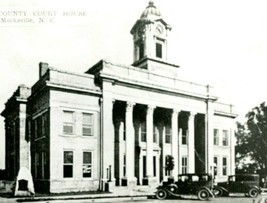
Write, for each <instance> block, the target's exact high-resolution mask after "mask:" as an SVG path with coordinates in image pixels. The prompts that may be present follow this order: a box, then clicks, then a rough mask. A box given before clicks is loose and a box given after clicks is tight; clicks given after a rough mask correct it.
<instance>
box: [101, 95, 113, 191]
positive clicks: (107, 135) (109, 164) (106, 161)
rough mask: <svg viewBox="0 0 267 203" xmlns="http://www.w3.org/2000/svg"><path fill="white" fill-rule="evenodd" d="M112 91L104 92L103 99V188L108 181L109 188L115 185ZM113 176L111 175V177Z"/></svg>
mask: <svg viewBox="0 0 267 203" xmlns="http://www.w3.org/2000/svg"><path fill="white" fill-rule="evenodd" d="M111 96H112V95H111V94H110V93H104V94H103V100H102V116H101V121H102V129H101V131H102V133H101V146H102V147H101V161H102V164H101V165H102V169H101V174H102V180H103V184H104V185H103V186H102V187H103V189H104V190H106V188H107V187H106V183H107V182H108V184H109V186H108V188H109V190H112V188H111V187H112V186H115V178H114V172H115V171H114V163H115V162H114V145H115V137H114V126H113V100H112V97H111ZM110 176H111V177H110Z"/></svg>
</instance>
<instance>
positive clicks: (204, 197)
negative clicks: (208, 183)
mask: <svg viewBox="0 0 267 203" xmlns="http://www.w3.org/2000/svg"><path fill="white" fill-rule="evenodd" d="M197 197H198V199H199V200H208V199H209V197H210V194H209V191H207V190H206V189H201V190H199V191H198V193H197Z"/></svg>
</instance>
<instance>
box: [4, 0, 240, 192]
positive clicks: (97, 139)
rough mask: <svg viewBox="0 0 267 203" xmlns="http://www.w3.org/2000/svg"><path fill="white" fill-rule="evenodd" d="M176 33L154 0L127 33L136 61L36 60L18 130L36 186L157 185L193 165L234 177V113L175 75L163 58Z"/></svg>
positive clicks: (218, 175) (44, 188) (194, 169)
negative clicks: (81, 64) (76, 65)
mask: <svg viewBox="0 0 267 203" xmlns="http://www.w3.org/2000/svg"><path fill="white" fill-rule="evenodd" d="M170 30H171V27H170V26H169V25H168V24H167V23H166V22H165V21H164V20H163V19H162V18H161V15H160V12H159V11H158V10H157V8H156V7H155V6H154V4H153V2H150V3H149V6H148V7H147V8H146V9H145V11H144V12H143V14H142V16H141V18H140V19H139V20H137V22H136V23H135V25H134V27H133V28H132V30H131V34H132V35H133V40H134V51H133V52H134V62H133V65H131V66H123V65H117V64H114V63H112V62H110V61H106V60H101V61H99V62H98V63H97V64H95V65H94V66H92V67H91V68H89V69H88V70H87V71H86V72H85V73H83V74H78V73H71V72H66V71H63V70H58V69H55V68H51V67H49V65H48V64H47V63H40V66H39V73H40V74H39V80H38V81H37V82H36V83H35V84H34V85H33V86H32V88H31V92H30V90H28V91H29V92H28V94H27V97H26V98H25V100H24V102H23V106H21V108H22V109H24V110H21V112H23V113H24V114H23V115H22V114H20V116H21V117H22V118H23V119H24V120H21V121H20V123H21V124H23V125H20V128H19V132H20V133H19V134H18V136H19V137H20V138H21V140H23V142H21V145H23V146H24V144H27V146H28V148H24V149H26V151H27V153H28V154H27V153H26V155H27V156H26V155H25V156H21V157H22V159H23V160H20V161H19V163H20V165H22V164H23V162H24V161H26V160H28V162H31V163H28V167H29V168H30V169H31V172H32V175H33V179H34V183H35V188H36V191H47V192H70V191H90V190H98V189H101V190H106V189H107V188H108V189H109V190H112V188H113V187H116V186H128V187H133V186H135V185H151V186H155V185H157V184H159V183H160V182H161V181H163V180H166V179H167V178H168V176H170V175H172V176H173V177H174V178H175V179H177V175H178V174H181V173H195V172H198V173H203V172H208V173H212V174H214V176H215V178H216V180H217V181H221V180H223V179H225V178H226V177H227V175H230V174H234V167H235V164H234V162H235V160H234V118H235V117H236V114H235V113H234V111H233V109H232V106H231V105H228V104H221V103H218V102H217V100H218V98H217V97H216V96H215V95H214V93H213V92H212V90H213V89H212V87H209V86H206V85H200V84H195V83H192V82H187V81H183V80H179V79H178V73H179V66H177V65H175V64H171V63H169V62H168V61H167V55H168V54H167V50H168V49H167V48H168V46H167V45H168V43H167V41H168V33H169V31H170ZM20 105H22V104H20ZM12 111H14V112H18V110H17V109H16V110H12ZM12 111H11V110H10V108H9V106H8V105H6V109H5V110H4V111H3V113H2V115H3V116H4V117H5V118H6V126H9V124H8V123H9V120H10V119H9V117H10V115H11V114H10V112H11V113H12ZM12 117H13V116H12ZM25 119H27V128H26V127H25V126H26V124H25ZM6 129H7V128H6ZM6 132H7V139H6V140H7V145H9V143H10V138H11V137H10V136H8V130H6ZM29 143H31V145H30V147H29ZM14 148H15V147H14ZM16 150H17V151H19V152H20V153H21V154H23V153H24V152H25V150H24V152H23V150H22V148H16ZM24 154H25V153H24ZM170 155H171V156H172V157H173V162H174V169H173V170H172V171H168V170H167V169H166V166H167V162H168V160H169V159H168V157H169V156H170ZM7 156H8V155H7ZM7 160H8V159H7ZM30 160H31V161H30ZM7 166H9V165H7ZM10 167H11V166H10ZM14 174H15V173H14ZM14 174H13V178H14V177H15V176H14Z"/></svg>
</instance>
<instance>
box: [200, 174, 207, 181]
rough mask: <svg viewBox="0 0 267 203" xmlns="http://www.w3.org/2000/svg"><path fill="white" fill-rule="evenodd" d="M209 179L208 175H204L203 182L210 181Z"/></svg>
mask: <svg viewBox="0 0 267 203" xmlns="http://www.w3.org/2000/svg"><path fill="white" fill-rule="evenodd" d="M208 179H209V177H208V176H207V175H202V176H201V180H202V181H208Z"/></svg>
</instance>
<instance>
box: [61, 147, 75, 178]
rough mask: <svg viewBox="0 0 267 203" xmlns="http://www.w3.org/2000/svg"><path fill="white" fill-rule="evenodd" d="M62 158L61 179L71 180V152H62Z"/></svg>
mask: <svg viewBox="0 0 267 203" xmlns="http://www.w3.org/2000/svg"><path fill="white" fill-rule="evenodd" d="M63 156H64V157H63V161H64V163H63V177H64V178H71V177H73V152H72V151H64V155H63Z"/></svg>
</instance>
